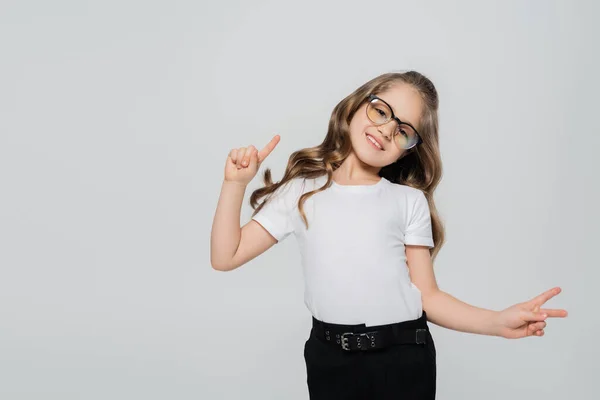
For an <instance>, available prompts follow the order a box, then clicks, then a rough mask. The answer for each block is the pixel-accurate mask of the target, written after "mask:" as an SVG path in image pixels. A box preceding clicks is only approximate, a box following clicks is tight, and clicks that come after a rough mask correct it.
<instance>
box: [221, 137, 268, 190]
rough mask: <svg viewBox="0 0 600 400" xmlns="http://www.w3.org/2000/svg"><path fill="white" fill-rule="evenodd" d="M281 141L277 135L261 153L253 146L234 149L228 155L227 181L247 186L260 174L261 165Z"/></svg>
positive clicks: (226, 165) (226, 166)
mask: <svg viewBox="0 0 600 400" xmlns="http://www.w3.org/2000/svg"><path fill="white" fill-rule="evenodd" d="M279 139H280V136H279V135H275V136H274V137H273V139H271V141H270V142H269V143H267V145H266V146H265V147H264V148H263V149H262V150H261V151H258V150H257V149H256V147H254V146H253V145H250V146H248V147H240V148H238V149H232V150H231V151H230V152H229V154H228V155H227V162H226V164H225V180H226V181H230V182H236V183H240V184H243V185H247V184H248V183H249V182H250V181H251V180H252V179H253V178H254V176H255V175H256V173H257V172H258V168H259V167H260V164H261V163H262V162H263V161H264V160H265V158H267V156H268V155H269V154H271V152H272V151H273V149H275V146H277V143H279Z"/></svg>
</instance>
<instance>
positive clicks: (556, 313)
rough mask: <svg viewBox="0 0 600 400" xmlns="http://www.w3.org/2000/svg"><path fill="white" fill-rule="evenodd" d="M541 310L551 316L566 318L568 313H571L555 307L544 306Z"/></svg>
mask: <svg viewBox="0 0 600 400" xmlns="http://www.w3.org/2000/svg"><path fill="white" fill-rule="evenodd" d="M540 311H541V312H543V313H545V314H548V316H549V317H555V318H556V317H558V318H564V317H566V316H567V315H569V313H567V310H562V309H554V308H542V309H541V310H540Z"/></svg>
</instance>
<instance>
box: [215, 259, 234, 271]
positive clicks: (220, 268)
mask: <svg viewBox="0 0 600 400" xmlns="http://www.w3.org/2000/svg"><path fill="white" fill-rule="evenodd" d="M210 265H211V266H212V269H214V270H215V271H221V272H227V271H231V269H232V268H230V267H229V266H228V265H227V264H223V263H218V262H215V261H212V260H211V262H210Z"/></svg>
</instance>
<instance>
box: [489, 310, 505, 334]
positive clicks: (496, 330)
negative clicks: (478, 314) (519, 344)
mask: <svg viewBox="0 0 600 400" xmlns="http://www.w3.org/2000/svg"><path fill="white" fill-rule="evenodd" d="M488 331H489V335H490V336H499V337H502V324H501V323H500V311H493V310H490V316H489V328H488Z"/></svg>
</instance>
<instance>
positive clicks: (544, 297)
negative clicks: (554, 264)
mask: <svg viewBox="0 0 600 400" xmlns="http://www.w3.org/2000/svg"><path fill="white" fill-rule="evenodd" d="M560 292H561V289H560V288H559V287H555V288H552V289H550V290H547V291H545V292H544V293H542V294H540V295H538V296H536V297H534V298H533V299H532V300H531V301H532V302H533V303H534V304H538V305H541V304H544V303H545V302H547V301H548V300H550V299H551V298H553V297H554V296H556V295H557V294H559V293H560Z"/></svg>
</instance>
